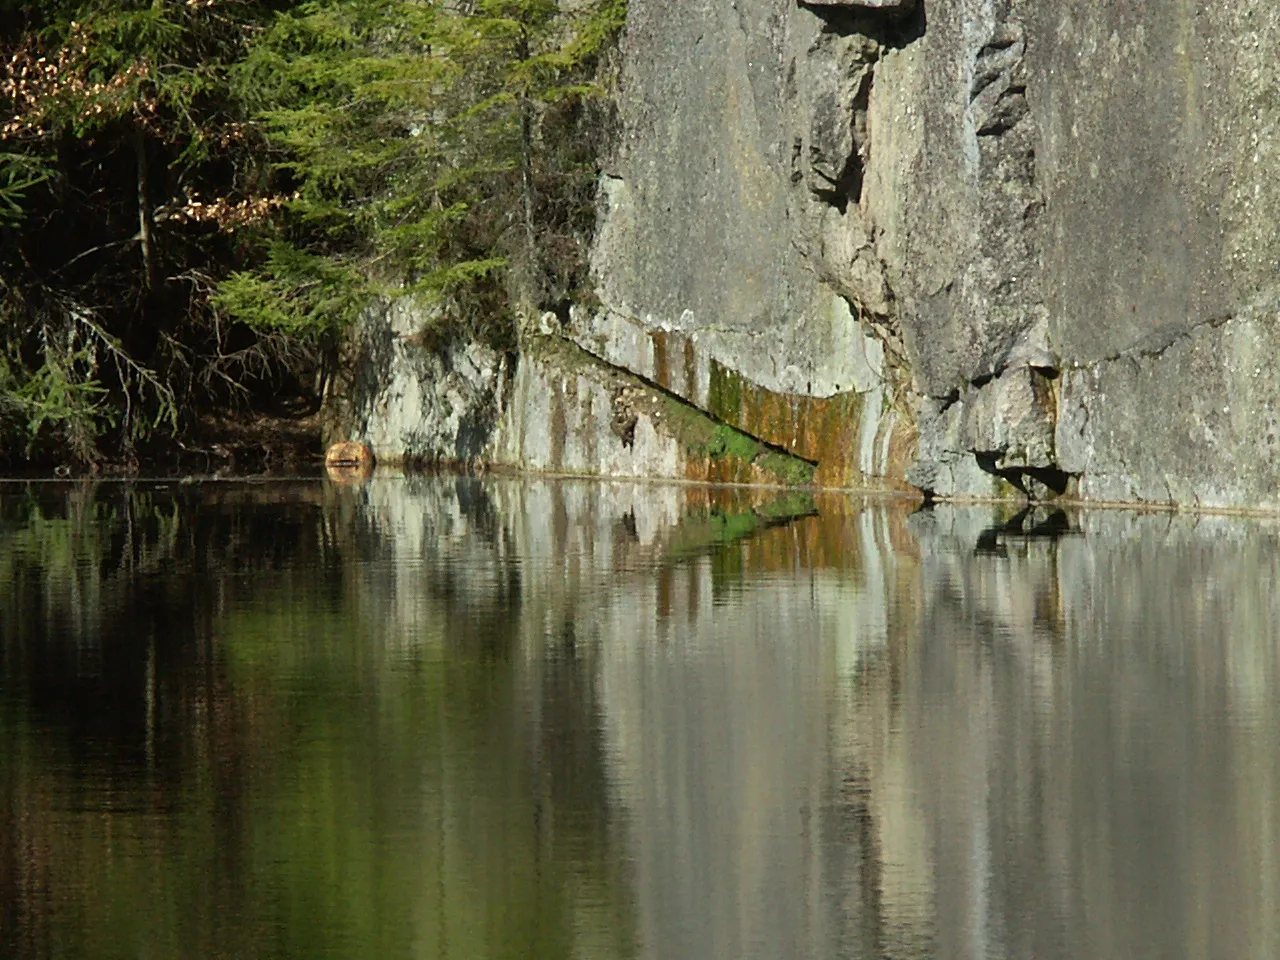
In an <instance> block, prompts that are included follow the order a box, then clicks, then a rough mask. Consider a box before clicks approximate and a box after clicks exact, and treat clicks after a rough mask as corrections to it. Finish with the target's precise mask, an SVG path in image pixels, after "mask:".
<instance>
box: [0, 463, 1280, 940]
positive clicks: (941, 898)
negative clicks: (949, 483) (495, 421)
mask: <svg viewBox="0 0 1280 960" xmlns="http://www.w3.org/2000/svg"><path fill="white" fill-rule="evenodd" d="M1278 583H1280V527H1277V526H1276V525H1275V524H1267V523H1263V522H1252V521H1236V520H1225V519H1209V518H1202V519H1195V518H1189V517H1178V516H1171V515H1163V514H1160V515H1138V514H1131V513H1120V512H1099V513H1089V514H1080V515H1075V514H1064V513H1054V512H1043V511H1041V512H1038V513H1034V514H1027V515H1019V514H1016V513H1015V512H1014V511H1012V510H1010V509H994V508H980V509H979V508H970V509H960V508H956V509H944V508H937V509H934V510H932V511H929V512H913V509H912V508H911V507H908V506H906V505H902V504H897V503H894V502H885V501H879V502H876V501H871V502H862V501H858V500H851V499H848V498H843V497H817V498H814V497H809V496H806V495H794V494H793V495H788V496H780V495H779V494H776V493H771V492H768V491H744V490H715V489H709V488H701V487H690V486H662V485H654V484H617V483H588V482H553V481H545V482H539V481H512V480H478V479H459V478H420V479H407V480H406V479H377V480H374V481H373V482H371V483H370V484H368V485H366V486H362V487H342V486H337V485H333V484H330V483H327V482H319V481H317V482H299V483H269V482H261V483H242V484H233V483H210V484H195V485H180V484H169V485H164V484H159V485H142V484H139V485H133V486H128V485H122V484H101V485H96V486H94V485H88V486H62V485H56V484H37V485H30V486H24V485H8V486H0V956H2V957H5V958H21V960H25V958H41V960H43V958H68V960H70V958H129V960H136V958H153V957H154V958H193V960H194V958H199V960H208V958H223V957H225V958H274V957H279V958H326V957H333V958H371V960H372V958H378V960H391V958H400V957H406V958H407V957H414V958H467V960H487V958H517V957H518V958H584V960H585V958H601V960H607V958H624V957H625V958H630V957H637V958H640V957H643V958H653V960H683V958H688V960H706V958H726V960H737V958H762V960H763V958H768V960H778V958H924V957H946V958H966V960H968V958H1032V957H1034V958H1124V960H1132V958H1141V957H1151V958H1162V960H1167V958H1182V957H1186V958H1193V957H1194V958H1205V957H1214V958H1217V957H1221V958H1230V960H1241V958H1255V957H1256V958H1264V957H1265V958H1274V957H1277V956H1280V708H1278V706H1277V691H1280V674H1278V669H1280V591H1278V590H1277V584H1278Z"/></svg>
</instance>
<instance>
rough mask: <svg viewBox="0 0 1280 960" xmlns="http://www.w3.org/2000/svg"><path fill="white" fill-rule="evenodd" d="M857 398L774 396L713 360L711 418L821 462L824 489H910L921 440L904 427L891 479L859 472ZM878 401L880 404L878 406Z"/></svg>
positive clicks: (895, 443) (893, 450)
mask: <svg viewBox="0 0 1280 960" xmlns="http://www.w3.org/2000/svg"><path fill="white" fill-rule="evenodd" d="M867 402H868V399H867V398H866V397H865V396H863V395H861V394H857V393H841V394H836V395H835V396H832V397H804V396H796V395H790V394H782V393H774V392H773V391H770V390H766V389H764V388H763V387H759V386H756V385H755V384H753V383H751V382H750V381H748V380H747V379H745V378H744V377H742V376H741V375H740V374H738V373H735V372H734V371H732V370H728V369H726V368H724V367H722V366H721V365H720V364H718V363H716V362H715V361H712V364H711V391H710V400H709V406H710V410H711V413H712V414H714V415H715V416H716V417H719V418H720V419H721V420H723V421H724V422H726V423H728V424H731V425H732V426H734V427H737V428H738V429H739V430H742V431H743V432H745V433H749V434H751V435H752V436H755V437H759V438H760V439H762V440H765V441H767V442H768V443H771V444H774V445H775V446H779V447H782V448H784V449H786V450H788V451H790V452H792V453H794V454H796V455H797V456H799V457H803V458H804V459H806V460H810V461H813V462H816V463H817V464H818V469H817V471H816V472H815V474H814V478H813V481H814V483H815V484H817V485H818V486H824V487H866V486H873V487H877V488H887V489H896V490H907V489H909V488H910V487H909V485H908V484H907V482H906V476H905V473H906V468H907V465H908V464H909V463H910V462H911V457H912V454H913V453H914V446H915V437H914V435H913V434H911V433H910V431H907V430H903V429H902V428H901V427H899V428H898V429H897V430H895V431H894V436H893V438H892V439H891V444H890V456H889V474H890V476H889V477H887V478H886V477H867V476H865V475H864V474H863V473H862V471H861V470H860V469H859V468H858V463H857V458H858V450H859V447H860V440H861V437H860V432H861V429H860V428H861V423H862V411H863V404H864V403H867ZM872 402H874V401H872Z"/></svg>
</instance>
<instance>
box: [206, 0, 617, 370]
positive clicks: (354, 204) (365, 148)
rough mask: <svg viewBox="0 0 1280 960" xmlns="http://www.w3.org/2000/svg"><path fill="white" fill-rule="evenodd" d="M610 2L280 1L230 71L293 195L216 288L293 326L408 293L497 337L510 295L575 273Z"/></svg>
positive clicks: (550, 290)
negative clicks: (266, 29)
mask: <svg viewBox="0 0 1280 960" xmlns="http://www.w3.org/2000/svg"><path fill="white" fill-rule="evenodd" d="M624 15H625V7H624V5H623V3H622V2H621V0H593V2H581V3H574V4H570V3H565V2H559V0H474V2H469V3H467V2H457V3H454V4H448V3H442V2H421V0H377V2H371V0H330V2H316V3H310V4H306V5H304V6H302V7H301V8H299V9H298V10H297V11H295V12H293V13H291V14H289V15H286V16H283V17H281V18H280V19H279V20H278V21H277V22H276V24H275V26H274V27H273V29H272V31H271V32H270V33H269V34H268V35H267V36H266V37H264V39H263V41H262V42H261V43H260V44H258V45H257V47H256V48H255V51H254V53H253V54H252V55H251V56H250V58H249V59H248V61H247V62H246V63H245V64H244V65H243V67H242V72H241V83H242V88H243V89H244V90H245V91H246V94H245V96H246V98H249V97H250V96H252V94H251V93H249V92H248V91H255V92H256V93H257V95H258V96H259V97H261V107H260V109H261V111H262V113H261V116H262V118H263V121H264V123H265V125H266V128H267V130H268V131H269V136H270V138H271V139H272V141H273V143H274V144H275V146H276V147H277V149H278V150H279V151H280V160H279V166H280V169H281V170H282V171H283V172H284V173H286V174H287V176H288V178H289V179H290V182H291V185H292V186H293V188H294V189H295V191H296V194H295V195H296V199H295V200H293V201H292V202H290V203H289V204H288V206H287V213H286V215H285V217H284V220H283V223H282V226H283V229H282V230H281V231H280V232H279V233H277V234H276V235H274V236H273V237H271V238H270V239H269V241H268V253H267V256H266V259H265V262H264V263H263V264H262V266H261V267H260V268H259V269H257V270H254V271H244V272H241V273H238V274H236V275H235V276H234V277H232V278H231V279H230V280H229V281H228V282H227V283H225V284H224V285H223V287H222V290H221V293H220V303H221V304H222V305H223V306H224V307H226V308H228V309H229V310H231V311H233V312H234V313H236V314H237V315H238V316H240V317H243V318H245V319H246V320H248V321H249V322H251V323H254V324H258V325H275V326H281V327H285V328H288V329H295V330H296V329H300V328H308V327H314V326H317V325H341V324H344V323H346V322H349V321H350V320H351V319H352V318H353V317H354V316H355V315H356V314H357V313H358V312H359V311H360V310H361V309H362V308H363V307H364V306H365V305H366V304H367V303H368V302H369V301H370V299H371V298H372V297H374V296H376V295H379V294H382V295H396V296H399V295H411V296H415V297H417V298H419V299H422V300H425V301H427V302H429V303H432V304H434V305H435V306H436V307H437V308H438V316H439V317H440V320H439V323H440V324H441V325H443V326H444V327H445V328H446V331H452V332H454V333H457V332H461V333H463V334H465V335H468V336H481V337H484V338H487V339H489V340H490V341H491V342H495V343H498V344H509V343H510V341H511V338H512V335H513V332H514V330H513V326H512V323H511V319H512V312H513V309H520V308H526V309H531V308H534V307H539V306H545V305H547V304H548V302H549V301H551V300H554V299H559V298H563V297H565V296H567V295H568V294H569V293H570V291H571V289H572V288H573V287H574V286H575V285H576V284H579V283H580V282H581V268H582V263H581V261H582V255H581V249H580V239H581V234H582V233H583V232H584V228H589V226H590V223H591V220H592V217H593V208H592V197H593V189H594V179H595V173H596V171H595V169H594V146H595V145H594V144H592V143H590V142H589V141H590V139H591V138H590V133H589V132H588V131H586V130H585V129H584V127H585V125H586V124H585V120H584V118H586V117H589V116H590V114H591V109H592V107H591V104H592V101H593V100H594V99H595V98H596V97H597V96H598V94H599V92H600V91H599V88H598V86H597V85H596V83H595V80H594V78H595V74H596V67H597V58H598V57H599V56H600V54H601V52H602V51H603V50H604V49H606V48H607V45H608V43H609V42H610V41H611V40H612V38H613V37H614V35H615V34H616V33H617V31H618V29H620V27H621V25H622V20H623V17H624ZM566 248H568V249H567V250H566Z"/></svg>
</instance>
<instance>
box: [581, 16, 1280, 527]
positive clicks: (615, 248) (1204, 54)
mask: <svg viewBox="0 0 1280 960" xmlns="http://www.w3.org/2000/svg"><path fill="white" fill-rule="evenodd" d="M1277 40H1280V9H1277V8H1276V7H1275V5H1274V4H1268V3H1264V2H1261V0H1241V2H1239V3H1234V4H1229V5H1222V4H1214V5H1204V4H1191V3H1189V2H1187V0H1153V2H1150V3H1143V4H1095V5H1088V6H1081V5H1064V4H1061V3H1057V2H1050V0H955V2H948V3H945V4H944V3H929V2H925V3H921V4H888V3H886V4H879V3H877V4H871V3H852V2H851V3H833V2H825V3H822V2H814V3H810V2H804V3H792V2H786V0H738V2H737V3H735V4H730V5H725V4H719V3H711V2H705V0H704V2H693V3H674V2H670V0H632V8H631V21H630V26H629V32H628V36H627V40H626V48H625V50H624V62H625V64H626V66H625V68H624V83H623V85H622V93H621V113H622V117H623V121H624V128H625V134H624V137H623V140H622V143H621V146H620V148H619V150H618V152H617V155H616V156H615V157H613V158H612V159H611V161H610V163H609V165H608V170H607V182H606V191H605V193H606V211H605V215H604V220H603V227H602V229H601V231H600V235H599V238H598V242H597V248H596V254H597V255H596V272H597V279H598V290H599V293H600V295H601V298H602V300H603V301H604V303H605V310H604V311H602V313H601V314H600V315H597V316H594V317H592V318H591V319H590V320H589V321H587V322H579V323H578V324H577V330H578V335H579V336H580V338H581V341H582V342H583V343H584V345H586V346H588V347H589V348H590V349H594V350H597V351H599V352H601V353H602V354H604V355H608V356H609V357H610V358H612V359H614V360H615V361H616V362H620V363H623V364H625V365H628V366H633V367H635V368H637V369H639V370H641V372H643V373H644V374H645V375H646V376H653V375H655V373H657V374H660V373H661V371H659V370H657V366H658V365H657V364H656V362H655V360H653V359H651V356H650V354H651V351H650V350H649V348H648V347H647V345H646V343H645V337H646V334H648V335H650V336H652V335H653V334H654V333H655V332H658V331H660V332H661V335H662V336H663V337H666V338H667V339H670V338H671V337H672V336H678V337H680V338H683V341H684V342H686V343H689V342H691V343H692V347H691V348H687V349H688V350H689V353H690V354H691V355H692V357H693V358H694V359H693V360H692V361H691V362H690V363H689V366H690V368H691V369H693V370H695V371H700V370H701V368H702V367H701V365H702V358H703V357H704V356H705V357H707V358H709V364H714V365H715V368H717V369H724V370H729V371H731V372H732V373H733V374H734V376H739V377H741V378H743V379H744V380H745V381H746V382H748V383H749V384H751V388H752V389H760V390H764V391H777V392H781V393H787V394H792V395H800V396H809V397H823V396H828V395H835V394H838V393H840V392H842V391H848V390H849V389H850V386H852V390H853V392H856V393H865V392H866V391H869V390H876V389H879V390H882V391H883V394H884V395H885V396H887V397H891V398H892V401H891V402H889V403H887V404H885V405H884V406H883V409H884V410H885V411H886V412H885V417H886V418H895V417H901V416H902V411H909V413H910V419H911V420H912V421H913V425H914V427H915V428H916V430H918V438H916V437H914V436H912V435H911V431H910V428H909V427H908V426H907V425H906V424H904V423H894V424H892V425H889V424H886V423H885V422H883V421H882V422H881V423H879V424H878V425H877V427H876V431H884V432H896V433H897V434H898V435H899V436H900V437H907V436H911V441H912V442H909V443H904V444H901V445H900V446H899V447H898V448H897V449H898V452H899V454H900V458H901V459H903V460H911V461H912V463H911V465H910V468H909V470H908V471H907V476H908V477H909V479H910V480H911V481H912V482H914V483H915V484H917V485H919V486H921V487H923V488H925V489H927V490H929V491H932V492H934V493H937V494H940V495H953V496H965V495H992V494H999V493H1001V492H1002V491H1007V490H1011V489H1012V488H1013V487H1020V488H1022V489H1023V490H1024V491H1026V492H1029V493H1031V494H1033V495H1037V496H1048V495H1052V494H1054V493H1055V492H1058V491H1064V490H1067V489H1071V490H1073V491H1074V492H1076V493H1078V494H1079V495H1081V496H1084V497H1086V498H1092V499H1101V500H1118V501H1134V500H1157V501H1173V502H1178V503H1199V504H1203V505H1210V506H1258V507H1280V494H1277V492H1276V490H1277V487H1280V471H1278V470H1277V468H1276V466H1275V463H1276V458H1275V451H1276V444H1277V440H1276V425H1275V421H1276V415H1275V414H1273V413H1272V411H1274V410H1275V409H1276V401H1277V400H1280V396H1277V395H1276V394H1277V388H1276V386H1275V385H1274V383H1273V377H1272V376H1271V374H1270V371H1269V369H1268V364H1267V362H1266V359H1265V358H1268V357H1271V356H1274V355H1275V352H1276V347H1277V346H1280V342H1278V341H1280V334H1278V333H1277V321H1276V316H1275V313H1276V301H1277V294H1278V293H1280V291H1278V290H1277V282H1276V279H1275V275H1274V265H1275V263H1276V262H1277V260H1278V259H1280V257H1278V254H1280V251H1278V250H1277V249H1276V248H1277V246H1280V233H1278V232H1277V231H1275V229H1274V224H1275V222H1276V213H1277V210H1276V208H1277V206H1280V176H1277V175H1276V174H1277V173H1278V172H1280V169H1278V165H1277V160H1278V159H1280V158H1277V156H1276V149H1277V148H1276V146H1275V144H1276V142H1277V141H1276V138H1275V133H1276V127H1277V122H1278V121H1280V105H1278V104H1280V99H1278V98H1277V96H1276V94H1277V93H1280V67H1278V66H1277V63H1276V61H1275V59H1274V58H1272V57H1269V56H1267V54H1266V52H1265V51H1267V50H1273V49H1275V43H1276V41H1277ZM833 296H834V297H836V298H838V302H839V303H840V304H841V305H843V307H847V314H845V313H843V312H842V311H841V310H832V309H830V307H829V306H824V304H829V302H830V301H829V298H831V297H833ZM855 321H856V327H855V326H854V322H855ZM593 338H594V339H593ZM858 340H862V341H863V342H862V345H861V346H857V345H856V342H857V341H858ZM868 343H872V344H874V346H872V347H871V348H870V349H868V347H867V345H866V344H868ZM871 355H874V356H876V357H877V358H880V360H879V363H878V364H873V365H872V366H873V367H874V369H875V370H876V371H877V372H878V374H879V376H880V377H881V380H880V382H879V383H877V384H872V383H871V382H870V381H869V380H868V379H862V380H858V379H857V378H855V377H851V376H850V375H849V373H847V372H845V371H846V370H848V369H850V368H849V367H848V364H849V361H850V358H858V357H866V356H871ZM794 371H803V376H802V377H800V378H796V377H794V376H792V377H788V376H787V374H788V373H789V372H794ZM659 379H661V377H660V376H659ZM690 379H692V378H690ZM797 381H799V382H797ZM672 389H675V390H677V391H678V392H681V391H683V392H685V393H687V394H688V395H689V396H690V397H691V398H693V399H694V400H695V401H696V402H702V396H701V394H700V393H699V392H698V391H699V390H700V389H702V387H701V386H700V385H699V384H696V383H695V384H693V385H691V386H686V385H685V383H684V381H681V380H680V379H679V377H676V378H675V379H674V380H673V381H672ZM761 429H763V428H761ZM876 431H873V432H876ZM912 444H914V450H912V449H911V447H912ZM860 466H861V467H862V469H860V470H859V471H858V472H860V474H861V475H862V477H863V478H864V479H865V478H868V477H876V476H881V477H891V476H892V475H893V472H894V469H895V468H896V467H897V466H898V464H897V463H895V461H894V458H893V457H886V458H881V459H880V460H878V461H876V462H874V463H870V462H866V461H863V462H862V463H861V464H860ZM820 473H821V467H820Z"/></svg>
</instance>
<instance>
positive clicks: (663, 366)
mask: <svg viewBox="0 0 1280 960" xmlns="http://www.w3.org/2000/svg"><path fill="white" fill-rule="evenodd" d="M649 339H650V340H651V341H652V343H653V379H654V382H656V383H658V384H659V385H660V386H663V387H665V388H667V389H668V390H670V389H671V360H670V358H669V357H668V356H667V332H666V331H665V330H654V331H653V332H651V333H650V334H649Z"/></svg>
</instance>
